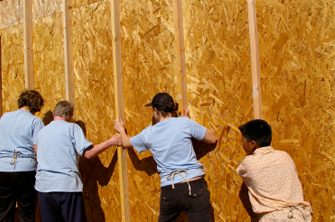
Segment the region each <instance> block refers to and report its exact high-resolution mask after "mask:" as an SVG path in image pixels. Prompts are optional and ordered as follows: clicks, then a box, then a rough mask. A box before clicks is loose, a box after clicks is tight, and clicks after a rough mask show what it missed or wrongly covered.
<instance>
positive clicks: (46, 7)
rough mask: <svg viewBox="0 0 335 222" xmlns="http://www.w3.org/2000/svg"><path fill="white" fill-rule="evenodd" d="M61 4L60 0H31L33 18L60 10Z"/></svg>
mask: <svg viewBox="0 0 335 222" xmlns="http://www.w3.org/2000/svg"><path fill="white" fill-rule="evenodd" d="M62 5H63V1H62V0H52V1H50V0H49V1H45V0H33V20H36V19H39V18H43V17H46V16H49V15H53V14H55V13H58V12H61V11H62V7H63V6H62Z"/></svg>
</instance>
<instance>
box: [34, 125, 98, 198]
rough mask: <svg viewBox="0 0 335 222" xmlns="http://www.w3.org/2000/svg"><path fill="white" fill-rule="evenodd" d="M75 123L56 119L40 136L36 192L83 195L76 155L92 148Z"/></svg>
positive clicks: (38, 139)
mask: <svg viewBox="0 0 335 222" xmlns="http://www.w3.org/2000/svg"><path fill="white" fill-rule="evenodd" d="M92 145H93V144H92V143H91V142H89V141H88V140H87V139H86V138H85V135H84V133H83V131H82V129H81V128H80V126H79V125H77V124H75V123H69V122H66V121H64V120H54V121H52V122H51V123H50V124H49V125H47V126H46V127H44V128H43V129H42V130H41V131H40V133H39V134H38V137H37V162H38V165H37V173H36V183H35V189H36V190H37V191H40V192H82V190H83V184H82V182H81V179H80V174H79V171H78V167H77V158H76V152H77V153H78V154H79V155H80V156H82V155H83V152H84V150H85V149H87V148H88V147H90V146H92Z"/></svg>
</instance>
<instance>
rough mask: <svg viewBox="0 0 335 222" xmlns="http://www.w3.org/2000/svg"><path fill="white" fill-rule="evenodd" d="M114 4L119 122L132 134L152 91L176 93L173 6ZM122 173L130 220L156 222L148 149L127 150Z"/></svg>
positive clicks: (155, 179)
mask: <svg viewBox="0 0 335 222" xmlns="http://www.w3.org/2000/svg"><path fill="white" fill-rule="evenodd" d="M120 3H121V4H120V9H121V36H122V60H123V80H124V104H125V122H126V127H127V130H128V133H129V135H130V136H134V135H136V134H138V133H140V132H141V131H142V130H143V129H145V128H146V127H147V126H149V125H150V124H151V117H152V108H151V107H144V105H145V104H147V103H150V102H151V100H152V98H153V97H154V95H155V94H156V93H158V92H167V93H169V94H171V95H172V97H174V98H176V95H177V69H176V59H175V40H174V26H173V6H172V1H165V0H146V1H133V0H123V1H121V2H120ZM128 175H129V196H130V207H131V209H130V212H131V215H132V218H131V219H132V221H138V222H140V221H157V220H158V214H159V196H160V177H159V174H158V173H157V166H156V163H155V161H154V159H153V158H152V156H151V153H150V151H146V152H144V153H141V154H139V153H137V152H136V151H134V150H130V151H129V158H128Z"/></svg>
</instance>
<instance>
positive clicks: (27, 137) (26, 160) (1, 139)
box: [0, 109, 44, 172]
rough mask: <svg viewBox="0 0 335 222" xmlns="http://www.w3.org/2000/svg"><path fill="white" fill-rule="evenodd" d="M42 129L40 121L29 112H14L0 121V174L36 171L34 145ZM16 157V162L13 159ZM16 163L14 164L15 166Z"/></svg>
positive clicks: (42, 125) (5, 115)
mask: <svg viewBox="0 0 335 222" xmlns="http://www.w3.org/2000/svg"><path fill="white" fill-rule="evenodd" d="M42 127H44V124H43V122H42V120H41V119H40V118H38V117H36V116H34V115H33V114H31V113H30V112H27V111H24V110H21V109H19V110H16V111H13V112H9V113H5V114H4V115H3V116H2V117H1V119H0V172H27V171H35V170H36V156H35V152H34V144H36V140H37V134H38V132H39V131H40V129H42ZM13 152H15V153H16V155H17V158H16V161H15V159H13V158H14V156H15V154H14V153H13ZM15 162H16V164H15Z"/></svg>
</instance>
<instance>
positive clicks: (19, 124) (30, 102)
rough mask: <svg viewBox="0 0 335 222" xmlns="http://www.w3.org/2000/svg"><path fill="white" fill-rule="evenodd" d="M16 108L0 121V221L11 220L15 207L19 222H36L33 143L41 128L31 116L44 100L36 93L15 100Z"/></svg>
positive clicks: (39, 121)
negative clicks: (16, 207)
mask: <svg viewBox="0 0 335 222" xmlns="http://www.w3.org/2000/svg"><path fill="white" fill-rule="evenodd" d="M17 102H18V107H19V109H18V110H16V111H13V112H8V113H5V114H4V115H3V116H2V117H1V119H0V221H2V222H6V221H14V217H15V205H16V203H17V204H18V216H19V221H25V222H29V221H35V204H36V203H35V202H36V191H35V189H34V184H35V174H36V156H35V152H36V140H37V134H38V132H39V131H40V130H41V129H42V127H44V124H43V121H42V120H41V119H40V118H38V117H36V116H34V115H35V113H37V112H39V111H41V108H42V106H43V103H44V100H43V98H42V96H41V94H40V93H39V92H37V91H35V90H25V91H24V92H22V93H21V94H20V96H19V98H18V101H17Z"/></svg>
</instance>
